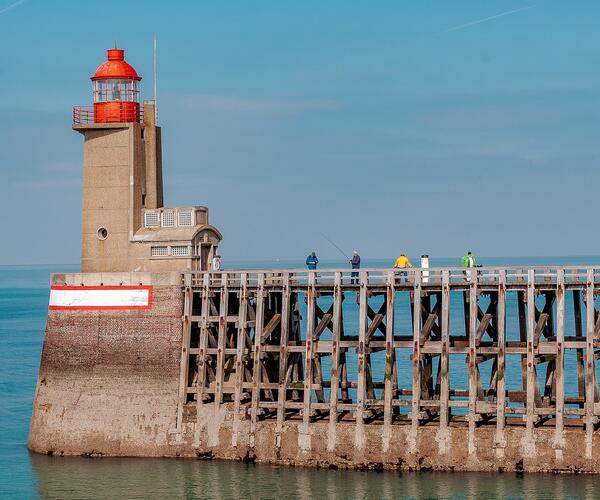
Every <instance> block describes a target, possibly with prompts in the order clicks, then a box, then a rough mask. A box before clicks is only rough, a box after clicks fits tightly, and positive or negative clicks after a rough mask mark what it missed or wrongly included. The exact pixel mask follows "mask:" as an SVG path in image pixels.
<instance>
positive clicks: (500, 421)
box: [494, 270, 506, 458]
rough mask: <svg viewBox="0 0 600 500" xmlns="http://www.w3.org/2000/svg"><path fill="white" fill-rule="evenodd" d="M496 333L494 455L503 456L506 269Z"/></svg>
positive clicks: (501, 275)
mask: <svg viewBox="0 0 600 500" xmlns="http://www.w3.org/2000/svg"><path fill="white" fill-rule="evenodd" d="M496 335H497V337H498V362H497V382H496V439H495V440H494V446H495V447H496V456H497V457H498V458H502V457H504V450H505V448H506V439H505V436H504V426H505V423H506V417H505V409H506V356H505V353H506V271H504V270H500V271H499V276H498V305H497V309H496Z"/></svg>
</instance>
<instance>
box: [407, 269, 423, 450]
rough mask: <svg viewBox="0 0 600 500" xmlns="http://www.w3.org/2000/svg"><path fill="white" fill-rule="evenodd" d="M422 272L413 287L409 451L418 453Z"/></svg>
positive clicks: (418, 271) (417, 271) (418, 274)
mask: <svg viewBox="0 0 600 500" xmlns="http://www.w3.org/2000/svg"><path fill="white" fill-rule="evenodd" d="M420 341H421V271H420V270H418V269H417V270H415V282H414V287H413V348H412V408H411V412H410V418H411V431H410V437H409V443H408V446H409V450H410V452H411V453H416V452H417V438H418V433H419V418H420V416H421V373H420V372H421V370H420V361H421V348H420V344H421V342H420Z"/></svg>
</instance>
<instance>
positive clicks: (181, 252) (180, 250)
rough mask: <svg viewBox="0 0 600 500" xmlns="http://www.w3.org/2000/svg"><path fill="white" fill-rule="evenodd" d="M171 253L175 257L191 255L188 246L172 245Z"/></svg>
mask: <svg viewBox="0 0 600 500" xmlns="http://www.w3.org/2000/svg"><path fill="white" fill-rule="evenodd" d="M171 255H172V256H173V257H185V256H187V255H189V247H187V246H185V247H184V246H176V247H171Z"/></svg>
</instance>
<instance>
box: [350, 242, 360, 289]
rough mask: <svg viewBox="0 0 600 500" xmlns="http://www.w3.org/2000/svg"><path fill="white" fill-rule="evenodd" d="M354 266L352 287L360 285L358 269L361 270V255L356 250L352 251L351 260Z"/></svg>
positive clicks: (351, 280)
mask: <svg viewBox="0 0 600 500" xmlns="http://www.w3.org/2000/svg"><path fill="white" fill-rule="evenodd" d="M350 264H351V265H352V276H351V279H350V284H351V285H358V269H360V255H358V252H357V251H356V250H352V258H351V259H350Z"/></svg>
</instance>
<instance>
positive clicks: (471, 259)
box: [460, 252, 477, 281]
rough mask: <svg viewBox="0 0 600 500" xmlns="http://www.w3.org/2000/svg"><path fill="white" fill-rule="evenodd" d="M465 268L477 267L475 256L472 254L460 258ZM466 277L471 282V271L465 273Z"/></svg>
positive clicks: (468, 253)
mask: <svg viewBox="0 0 600 500" xmlns="http://www.w3.org/2000/svg"><path fill="white" fill-rule="evenodd" d="M460 260H461V262H462V265H463V267H466V268H468V269H469V268H471V267H477V262H476V261H475V256H474V255H473V254H472V253H471V252H467V253H466V254H465V255H463V256H462V257H461V258H460ZM465 277H466V279H467V281H471V271H465Z"/></svg>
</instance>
